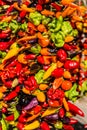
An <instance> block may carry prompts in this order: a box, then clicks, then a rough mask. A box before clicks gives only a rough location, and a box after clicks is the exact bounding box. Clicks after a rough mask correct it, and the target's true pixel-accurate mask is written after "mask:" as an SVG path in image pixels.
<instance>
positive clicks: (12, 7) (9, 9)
mask: <svg viewBox="0 0 87 130" xmlns="http://www.w3.org/2000/svg"><path fill="white" fill-rule="evenodd" d="M13 9H14V6H13V5H10V7H9V8H8V9H7V11H6V15H8V14H9V13H10V12H12V10H13Z"/></svg>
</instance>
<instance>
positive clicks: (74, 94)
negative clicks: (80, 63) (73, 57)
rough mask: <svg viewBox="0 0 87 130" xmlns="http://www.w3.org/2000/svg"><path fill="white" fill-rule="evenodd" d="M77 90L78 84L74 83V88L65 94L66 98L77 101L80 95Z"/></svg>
mask: <svg viewBox="0 0 87 130" xmlns="http://www.w3.org/2000/svg"><path fill="white" fill-rule="evenodd" d="M76 89H77V84H76V83H74V85H73V86H72V88H71V89H70V90H68V91H66V92H65V96H66V97H67V98H69V99H70V100H72V101H75V100H76V99H77V96H78V95H79V92H77V91H76Z"/></svg>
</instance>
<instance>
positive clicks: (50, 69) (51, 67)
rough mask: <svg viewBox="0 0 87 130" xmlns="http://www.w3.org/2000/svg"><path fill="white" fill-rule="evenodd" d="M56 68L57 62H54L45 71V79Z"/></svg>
mask: <svg viewBox="0 0 87 130" xmlns="http://www.w3.org/2000/svg"><path fill="white" fill-rule="evenodd" d="M56 68H57V63H52V65H51V66H50V68H48V70H47V71H46V72H45V74H44V76H43V80H45V79H47V78H48V77H49V76H50V75H51V73H52V72H53V71H54V70H55V69H56Z"/></svg>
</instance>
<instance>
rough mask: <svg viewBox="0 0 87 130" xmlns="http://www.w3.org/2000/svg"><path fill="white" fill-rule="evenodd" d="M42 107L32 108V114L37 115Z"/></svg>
mask: <svg viewBox="0 0 87 130" xmlns="http://www.w3.org/2000/svg"><path fill="white" fill-rule="evenodd" d="M41 109H42V107H41V106H40V105H37V106H36V107H34V109H33V110H34V114H37V113H39V112H40V111H41Z"/></svg>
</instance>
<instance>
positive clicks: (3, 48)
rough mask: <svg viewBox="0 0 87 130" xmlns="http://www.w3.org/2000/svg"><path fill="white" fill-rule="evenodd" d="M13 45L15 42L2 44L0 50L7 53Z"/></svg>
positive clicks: (0, 43)
mask: <svg viewBox="0 0 87 130" xmlns="http://www.w3.org/2000/svg"><path fill="white" fill-rule="evenodd" d="M12 43H13V41H9V42H0V50H1V51H5V50H6V49H7V48H8V47H9V46H10V45H11V44H12Z"/></svg>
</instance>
